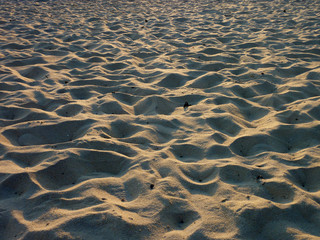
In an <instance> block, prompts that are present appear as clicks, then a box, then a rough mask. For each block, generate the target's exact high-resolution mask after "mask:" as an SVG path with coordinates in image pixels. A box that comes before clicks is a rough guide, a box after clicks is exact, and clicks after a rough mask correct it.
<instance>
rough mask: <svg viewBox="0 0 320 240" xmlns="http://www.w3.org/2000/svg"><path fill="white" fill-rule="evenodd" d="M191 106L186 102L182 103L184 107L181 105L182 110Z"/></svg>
mask: <svg viewBox="0 0 320 240" xmlns="http://www.w3.org/2000/svg"><path fill="white" fill-rule="evenodd" d="M190 106H191V104H189V103H188V102H187V101H186V102H185V103H184V105H183V108H187V107H190Z"/></svg>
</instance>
